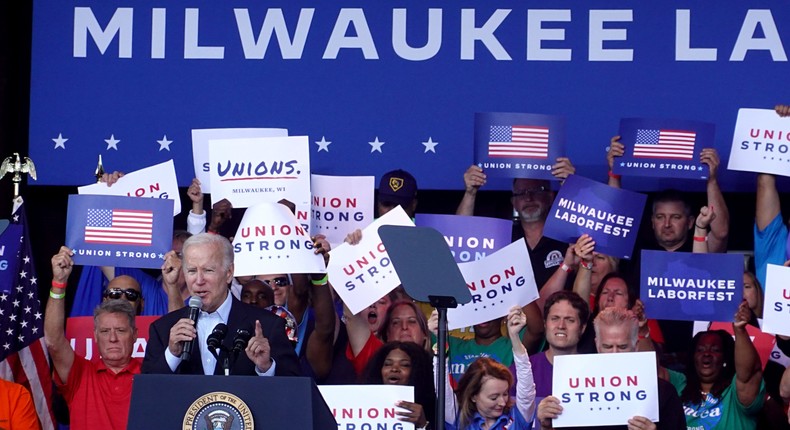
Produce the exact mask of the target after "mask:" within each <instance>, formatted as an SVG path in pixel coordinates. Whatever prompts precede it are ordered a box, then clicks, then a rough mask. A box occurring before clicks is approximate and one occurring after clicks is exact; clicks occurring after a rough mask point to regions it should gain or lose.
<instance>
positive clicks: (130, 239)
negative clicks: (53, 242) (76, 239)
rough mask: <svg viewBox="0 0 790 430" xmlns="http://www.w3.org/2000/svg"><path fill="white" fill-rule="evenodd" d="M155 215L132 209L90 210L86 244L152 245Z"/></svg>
mask: <svg viewBox="0 0 790 430" xmlns="http://www.w3.org/2000/svg"><path fill="white" fill-rule="evenodd" d="M153 225H154V213H153V212H152V211H142V210H130V209H88V222H87V224H86V225H85V242H87V243H105V244H111V245H140V246H149V245H151V236H152V234H153Z"/></svg>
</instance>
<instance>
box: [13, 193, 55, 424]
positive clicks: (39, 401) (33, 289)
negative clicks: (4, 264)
mask: <svg viewBox="0 0 790 430" xmlns="http://www.w3.org/2000/svg"><path fill="white" fill-rule="evenodd" d="M23 203H24V202H23V201H22V198H21V197H18V198H17V199H16V200H15V201H14V213H13V218H12V224H11V225H10V226H9V230H7V231H6V233H10V234H14V235H15V237H11V238H9V240H14V241H19V243H20V247H19V252H18V253H17V255H4V259H5V260H6V261H8V262H9V263H11V264H9V266H8V267H9V268H11V269H16V270H13V272H12V273H9V272H11V271H0V378H2V379H6V380H9V381H15V382H17V383H19V384H22V385H24V386H25V387H27V388H28V389H29V390H30V392H31V394H32V395H33V401H34V403H35V405H36V411H37V413H38V418H39V421H41V425H42V428H44V429H45V430H46V429H53V428H54V427H55V425H54V422H55V421H54V416H53V415H52V407H51V406H52V403H51V399H52V379H51V377H50V369H49V357H48V353H47V347H46V345H45V344H44V316H43V314H42V312H41V302H39V300H38V279H37V278H36V270H35V267H34V265H33V254H32V252H31V249H32V248H31V246H30V240H29V239H28V237H29V236H28V228H27V220H26V217H25V209H24V206H23ZM14 224H18V225H19V227H15V226H14ZM11 227H15V228H14V229H13V230H11ZM4 243H6V242H4Z"/></svg>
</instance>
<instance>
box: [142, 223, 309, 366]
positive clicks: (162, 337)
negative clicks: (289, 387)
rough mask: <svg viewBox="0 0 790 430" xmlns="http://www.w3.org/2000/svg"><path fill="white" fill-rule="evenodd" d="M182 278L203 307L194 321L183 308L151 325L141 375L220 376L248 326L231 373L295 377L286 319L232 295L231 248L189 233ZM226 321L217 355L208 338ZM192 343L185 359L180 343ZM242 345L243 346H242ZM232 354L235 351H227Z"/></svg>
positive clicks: (217, 239)
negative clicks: (246, 337)
mask: <svg viewBox="0 0 790 430" xmlns="http://www.w3.org/2000/svg"><path fill="white" fill-rule="evenodd" d="M182 252H183V256H184V262H183V265H182V266H183V270H184V277H185V280H186V283H187V287H188V288H189V292H190V294H191V295H192V297H197V298H199V299H200V302H201V304H202V309H201V310H200V315H199V317H198V320H197V324H194V323H193V322H192V320H190V319H189V312H190V308H189V307H185V308H181V309H179V310H177V311H173V312H170V313H169V314H167V315H165V316H163V317H161V318H160V319H158V320H157V321H156V322H154V323H153V324H152V325H151V328H150V331H149V339H148V346H147V347H146V351H145V359H144V360H143V366H142V373H182V374H195V375H199V374H205V375H221V374H224V365H225V363H229V362H230V361H231V360H233V358H231V359H230V360H226V359H227V358H228V351H232V350H233V346H234V339H235V338H237V337H238V336H237V333H238V331H239V330H247V333H249V336H252V337H251V338H250V339H249V342H248V343H247V345H246V348H244V349H243V351H241V350H239V349H238V347H237V352H238V353H237V354H235V355H236V357H237V358H236V360H235V362H234V363H232V364H231V365H230V366H229V373H230V374H231V375H259V376H297V375H299V364H298V361H297V358H296V354H295V353H294V348H293V346H291V344H290V343H289V341H288V338H287V337H286V335H285V320H284V319H282V318H280V317H278V316H276V315H274V314H273V313H271V312H269V311H267V310H264V309H260V308H256V307H253V306H251V305H247V304H244V303H242V302H241V301H239V300H237V299H236V298H235V297H233V295H232V294H230V289H229V288H228V285H229V284H230V282H231V279H232V277H233V247H232V245H231V243H230V242H229V241H228V239H226V238H225V237H223V236H220V235H216V234H209V233H201V234H198V235H195V236H192V237H190V238H189V239H188V240H187V241H186V242H184V246H183V249H182ZM220 323H222V324H226V325H227V335H226V336H225V338H224V340H222V345H223V346H224V347H225V348H223V349H225V350H226V351H223V352H221V353H220V355H219V360H217V359H215V358H214V356H213V355H212V354H211V352H210V351H209V348H208V346H207V344H206V339H207V338H208V336H209V335H210V334H211V333H212V331H214V328H215V327H216V326H217V325H218V324H220ZM188 341H191V342H192V344H191V346H192V348H191V350H190V355H191V358H190V359H189V360H184V359H183V356H182V353H183V349H184V343H185V342H188ZM242 346H243V344H242ZM231 355H232V356H233V355H234V354H232V353H231Z"/></svg>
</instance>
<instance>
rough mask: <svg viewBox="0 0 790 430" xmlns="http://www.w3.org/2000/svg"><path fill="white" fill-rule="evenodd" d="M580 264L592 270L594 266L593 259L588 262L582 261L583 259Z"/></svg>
mask: <svg viewBox="0 0 790 430" xmlns="http://www.w3.org/2000/svg"><path fill="white" fill-rule="evenodd" d="M579 264H580V265H581V266H582V267H584V268H585V269H587V270H592V266H593V265H592V261H591V262H589V263H588V262H586V261H584V260H582V261H581V263H579Z"/></svg>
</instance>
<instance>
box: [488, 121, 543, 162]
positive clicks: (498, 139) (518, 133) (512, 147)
mask: <svg viewBox="0 0 790 430" xmlns="http://www.w3.org/2000/svg"><path fill="white" fill-rule="evenodd" d="M488 156H489V157H508V158H544V159H545V158H548V157H549V128H548V127H541V126H532V125H513V126H510V125H492V126H491V135H490V139H489V141H488Z"/></svg>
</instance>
